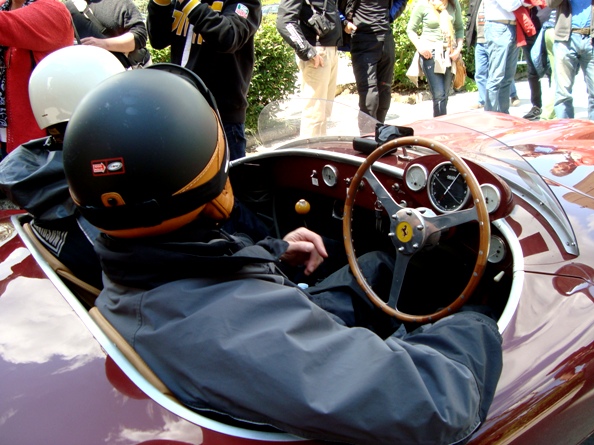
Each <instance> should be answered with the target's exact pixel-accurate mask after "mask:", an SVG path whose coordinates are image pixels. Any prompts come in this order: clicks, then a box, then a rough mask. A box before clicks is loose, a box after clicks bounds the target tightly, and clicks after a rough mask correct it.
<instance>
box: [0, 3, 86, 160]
mask: <svg viewBox="0 0 594 445" xmlns="http://www.w3.org/2000/svg"><path fill="white" fill-rule="evenodd" d="M73 43H74V30H73V28H72V22H71V19H70V14H69V13H68V9H66V7H65V6H64V4H62V3H61V2H59V1H57V0H0V143H1V144H0V145H1V151H2V157H4V156H5V155H6V153H9V152H11V151H12V150H14V149H15V148H16V147H18V146H19V145H21V144H23V143H25V142H27V141H29V140H31V139H35V138H40V137H43V136H45V131H44V130H42V129H41V128H39V126H38V125H37V122H36V121H35V117H34V116H33V111H32V110H31V104H30V102H29V92H28V85H29V77H30V76H31V72H32V71H33V69H34V68H35V65H36V64H37V63H39V61H40V60H41V59H43V58H44V57H45V56H47V55H48V54H49V53H51V52H53V51H55V50H57V49H60V48H63V47H65V46H68V45H72V44H73Z"/></svg>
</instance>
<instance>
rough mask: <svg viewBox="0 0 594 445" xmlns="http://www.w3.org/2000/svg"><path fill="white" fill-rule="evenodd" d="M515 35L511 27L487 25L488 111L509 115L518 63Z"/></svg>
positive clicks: (497, 24)
mask: <svg viewBox="0 0 594 445" xmlns="http://www.w3.org/2000/svg"><path fill="white" fill-rule="evenodd" d="M515 33H516V30H515V28H514V27H513V26H511V25H505V24H502V23H496V22H489V21H487V23H486V24H485V39H486V41H487V43H486V45H487V53H488V57H489V74H488V77H487V100H486V103H485V110H486V111H499V112H502V113H509V98H510V90H511V84H512V81H513V79H514V76H515V73H516V66H517V62H518V48H517V47H516V35H515Z"/></svg>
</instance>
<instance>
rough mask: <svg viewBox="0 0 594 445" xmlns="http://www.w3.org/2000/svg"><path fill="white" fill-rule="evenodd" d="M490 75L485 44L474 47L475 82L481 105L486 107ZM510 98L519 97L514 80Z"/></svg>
mask: <svg viewBox="0 0 594 445" xmlns="http://www.w3.org/2000/svg"><path fill="white" fill-rule="evenodd" d="M488 75H489V56H488V54H487V47H486V46H485V44H484V43H477V44H476V45H475V47H474V81H475V82H476V87H477V88H478V93H479V104H481V105H485V101H486V97H487V76H488ZM509 97H518V92H517V91H516V83H515V82H514V81H513V80H512V84H511V89H510V92H509Z"/></svg>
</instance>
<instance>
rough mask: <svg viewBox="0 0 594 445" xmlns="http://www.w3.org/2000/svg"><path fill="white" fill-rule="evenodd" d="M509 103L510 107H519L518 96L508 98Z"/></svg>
mask: <svg viewBox="0 0 594 445" xmlns="http://www.w3.org/2000/svg"><path fill="white" fill-rule="evenodd" d="M510 103H511V106H512V107H519V106H520V98H519V97H518V96H514V97H512V98H510Z"/></svg>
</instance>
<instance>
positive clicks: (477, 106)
mask: <svg viewBox="0 0 594 445" xmlns="http://www.w3.org/2000/svg"><path fill="white" fill-rule="evenodd" d="M483 107H484V105H483V104H481V103H476V104H472V105H471V106H470V109H471V110H478V109H479V108H483Z"/></svg>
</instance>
